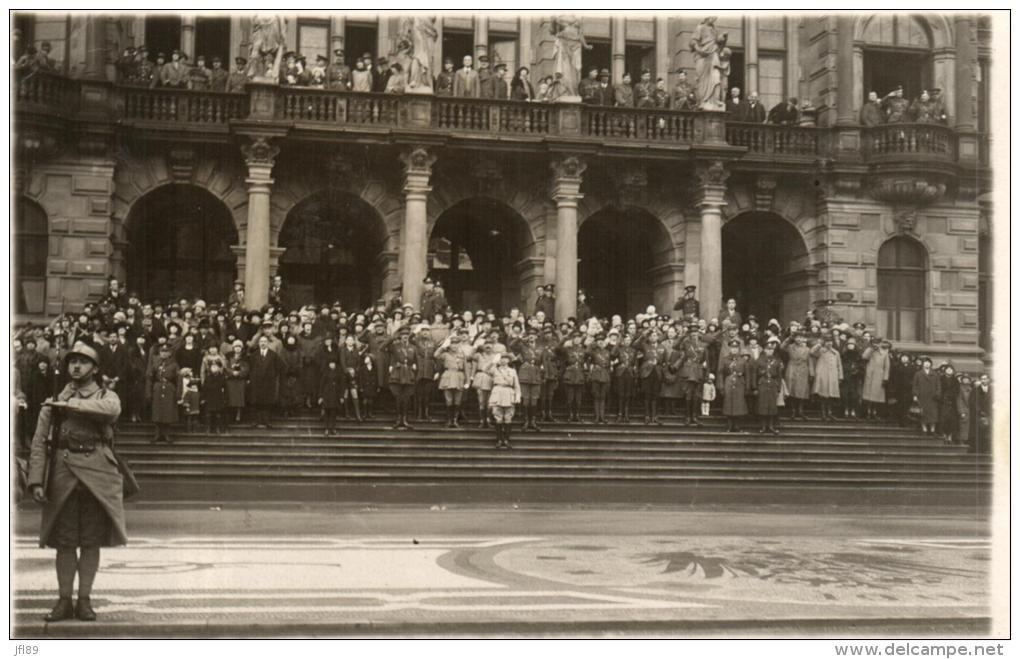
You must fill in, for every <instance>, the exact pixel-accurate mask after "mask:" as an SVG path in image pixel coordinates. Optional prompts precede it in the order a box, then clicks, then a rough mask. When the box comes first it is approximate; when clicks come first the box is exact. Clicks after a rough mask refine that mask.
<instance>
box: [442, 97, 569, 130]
mask: <svg viewBox="0 0 1020 659" xmlns="http://www.w3.org/2000/svg"><path fill="white" fill-rule="evenodd" d="M555 111H556V110H555V107H554V106H553V105H551V104H546V103H528V102H525V101H503V100H494V99H475V98H453V97H451V96H436V97H434V98H433V101H432V127H433V128H439V129H447V130H464V131H471V132H476V131H477V132H492V133H516V134H521V135H548V134H549V133H550V132H551V131H552V130H553V127H554V126H555V119H554V117H555V115H554V113H555Z"/></svg>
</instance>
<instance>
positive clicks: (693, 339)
mask: <svg viewBox="0 0 1020 659" xmlns="http://www.w3.org/2000/svg"><path fill="white" fill-rule="evenodd" d="M687 329H688V334H687V336H685V337H684V340H683V343H682V344H681V345H680V352H681V353H682V355H683V356H682V357H681V362H680V381H681V382H682V383H683V393H684V398H685V399H686V402H687V417H686V422H685V424H689V425H692V426H700V425H701V422H700V421H698V411H699V410H700V408H701V391H702V384H703V383H704V382H705V374H706V373H707V372H708V349H707V346H706V345H705V341H704V340H703V338H702V336H701V334H700V333H699V332H698V324H697V323H690V324H689V325H688V326H687Z"/></svg>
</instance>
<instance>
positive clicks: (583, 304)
mask: <svg viewBox="0 0 1020 659" xmlns="http://www.w3.org/2000/svg"><path fill="white" fill-rule="evenodd" d="M587 299H588V296H587V295H585V292H584V289H583V288H579V289H577V315H576V317H577V322H578V323H583V322H585V321H586V320H588V319H589V318H591V307H589V306H588V302H587Z"/></svg>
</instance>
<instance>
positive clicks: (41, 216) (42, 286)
mask: <svg viewBox="0 0 1020 659" xmlns="http://www.w3.org/2000/svg"><path fill="white" fill-rule="evenodd" d="M49 244H50V240H49V227H48V225H47V220H46V211H44V210H43V209H42V208H41V207H40V206H39V205H38V204H36V203H35V202H32V201H29V200H28V199H24V198H22V199H19V200H18V205H17V208H16V209H15V216H14V272H15V277H14V286H15V294H16V295H17V305H16V308H17V311H18V313H33V314H39V313H44V312H45V311H46V257H47V256H48V255H49V252H50V247H49Z"/></svg>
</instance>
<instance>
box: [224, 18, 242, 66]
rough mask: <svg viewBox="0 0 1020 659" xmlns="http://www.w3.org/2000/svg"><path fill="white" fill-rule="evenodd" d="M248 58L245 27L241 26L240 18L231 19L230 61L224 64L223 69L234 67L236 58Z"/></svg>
mask: <svg viewBox="0 0 1020 659" xmlns="http://www.w3.org/2000/svg"><path fill="white" fill-rule="evenodd" d="M238 56H240V57H245V58H247V57H248V53H247V52H246V51H245V49H244V26H243V25H242V24H241V17H240V16H236V15H235V16H231V17H230V61H229V62H224V63H223V68H230V67H232V66H234V58H235V57H238Z"/></svg>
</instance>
